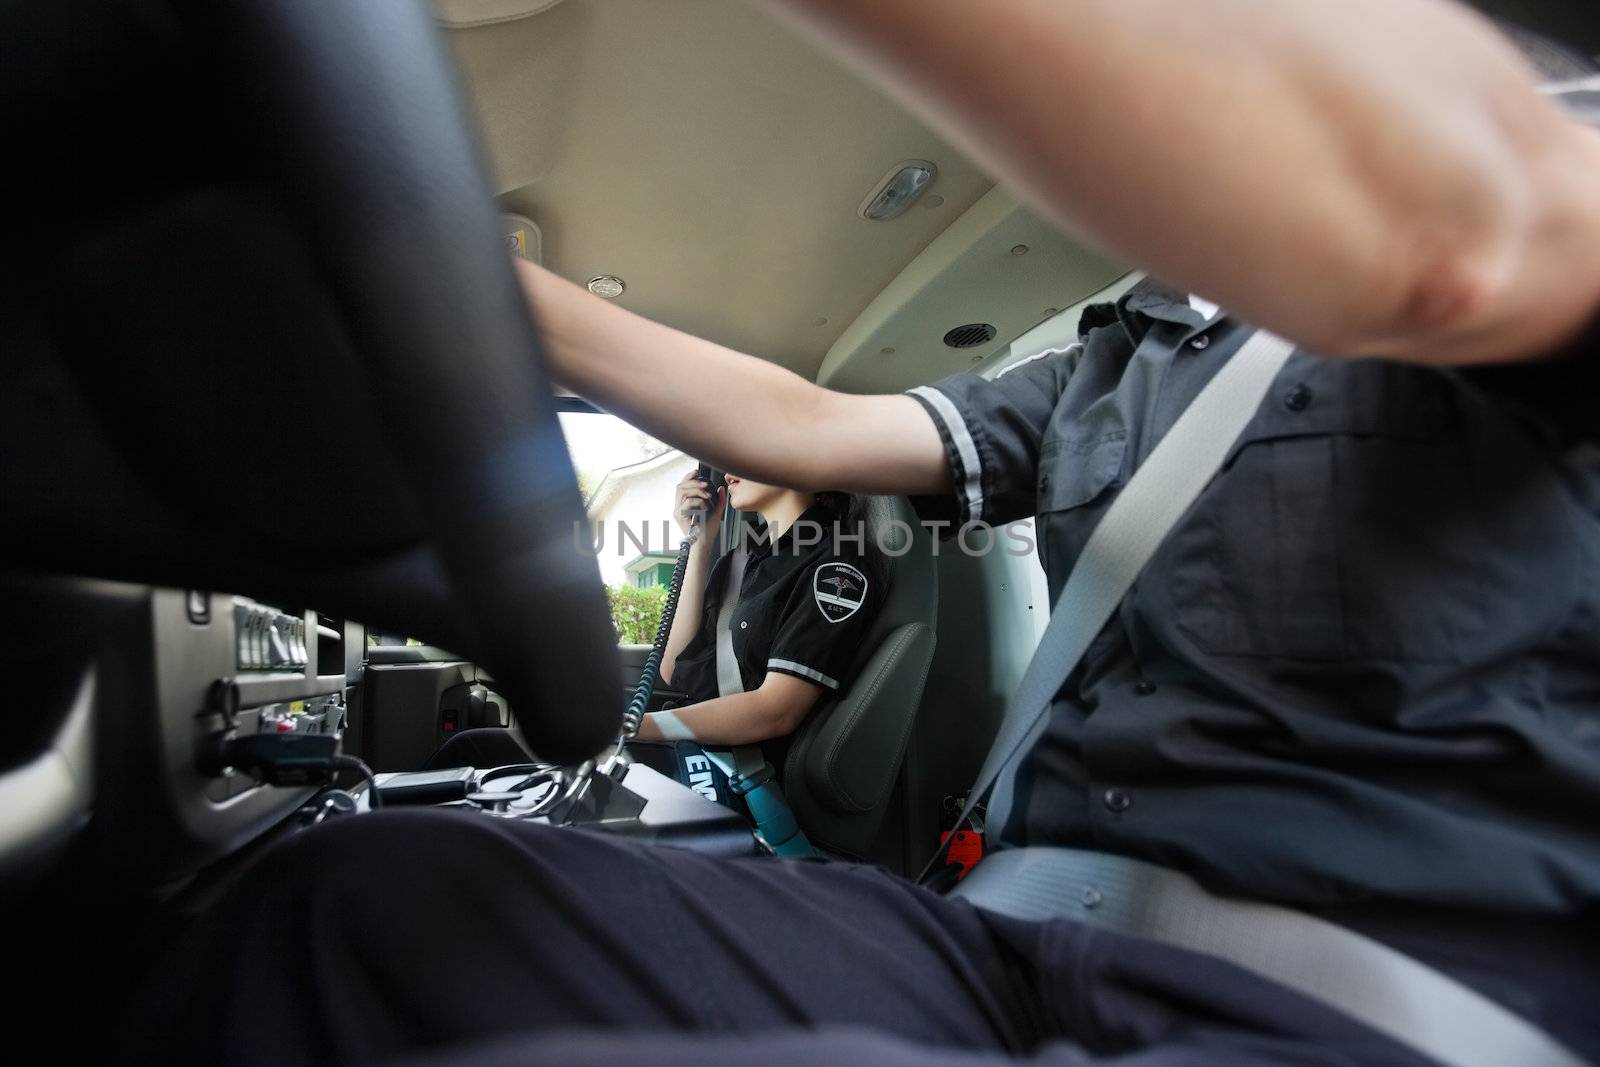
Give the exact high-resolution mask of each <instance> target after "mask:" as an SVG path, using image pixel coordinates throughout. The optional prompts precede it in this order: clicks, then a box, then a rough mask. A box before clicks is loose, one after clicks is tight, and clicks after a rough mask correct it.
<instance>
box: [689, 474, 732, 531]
mask: <svg viewBox="0 0 1600 1067" xmlns="http://www.w3.org/2000/svg"><path fill="white" fill-rule="evenodd" d="M694 476H695V477H696V478H698V479H699V480H700V481H702V482H705V483H706V490H707V491H708V492H710V494H711V499H709V500H708V501H706V509H707V510H708V511H709V510H710V509H711V508H714V507H716V506H717V493H718V491H719V490H725V489H726V488H727V487H728V477H727V475H725V474H723V473H722V472H721V471H719V470H715V469H713V468H712V466H711V464H709V463H702V464H700V466H699V467H697V468H696V469H695V472H694ZM705 516H706V512H704V511H701V510H699V509H695V510H693V511H691V512H689V528H690V530H691V531H694V532H695V533H696V534H698V531H699V529H700V525H701V522H702V520H704V518H705Z"/></svg>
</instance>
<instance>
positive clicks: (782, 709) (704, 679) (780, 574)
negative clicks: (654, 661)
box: [639, 472, 883, 770]
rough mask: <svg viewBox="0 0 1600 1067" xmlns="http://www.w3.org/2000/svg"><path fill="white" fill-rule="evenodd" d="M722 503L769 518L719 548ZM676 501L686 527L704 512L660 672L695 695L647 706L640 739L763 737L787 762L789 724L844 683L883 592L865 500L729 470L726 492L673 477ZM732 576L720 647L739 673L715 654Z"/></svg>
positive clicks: (719, 743) (773, 760) (769, 752)
mask: <svg viewBox="0 0 1600 1067" xmlns="http://www.w3.org/2000/svg"><path fill="white" fill-rule="evenodd" d="M727 504H731V505H732V506H733V507H735V508H738V509H739V510H740V511H753V512H756V513H757V514H759V515H760V516H761V518H762V519H763V520H764V522H765V527H764V528H763V529H760V530H757V531H753V532H751V531H741V533H740V537H739V543H738V544H737V545H736V546H735V547H734V549H733V550H732V551H730V552H728V553H727V554H725V555H723V556H722V557H721V558H720V559H716V558H715V552H716V545H717V540H718V533H719V532H720V530H721V526H722V513H723V511H724V510H725V505H727ZM677 505H678V506H677V508H676V515H675V517H676V519H677V522H678V525H679V527H680V528H682V529H683V530H684V531H685V532H687V531H688V530H689V523H690V521H691V515H693V514H694V513H696V512H704V513H705V519H704V527H703V529H702V530H701V533H700V536H699V538H698V539H697V540H696V541H695V542H694V545H693V547H692V548H691V549H690V553H689V562H688V567H687V570H686V571H685V572H684V580H683V591H682V593H681V594H680V595H679V600H678V609H677V614H676V615H675V616H674V618H673V624H672V632H671V634H670V636H669V637H668V640H667V647H666V653H665V656H664V658H663V660H662V665H661V678H662V680H663V681H664V682H666V683H667V684H669V685H671V686H673V687H675V688H676V689H677V690H679V691H680V692H682V693H684V694H685V695H687V697H688V698H689V703H687V704H686V705H685V706H682V707H678V708H672V709H668V710H663V711H658V712H652V713H650V714H648V715H646V716H645V717H644V722H643V723H642V724H641V726H640V729H639V739H640V740H641V741H678V740H687V741H695V742H698V743H700V744H702V745H707V746H710V747H713V748H727V747H732V746H735V745H753V744H760V745H762V748H763V751H764V753H765V755H766V757H767V762H768V763H770V764H772V766H773V767H774V768H776V769H779V770H781V769H782V766H783V758H782V757H783V754H784V752H785V751H787V749H788V738H789V735H790V734H792V733H793V732H794V731H795V730H796V729H797V728H798V727H799V726H800V724H801V723H802V722H804V721H805V718H806V715H807V714H809V713H810V711H811V709H812V707H813V706H814V705H815V704H816V702H817V700H818V699H819V698H821V697H824V696H828V695H832V694H835V693H837V692H839V690H840V689H841V687H843V686H844V685H845V684H847V683H848V682H849V678H850V671H851V668H852V666H853V661H854V659H855V656H856V654H857V652H858V651H859V650H860V647H861V641H862V638H863V637H864V636H865V635H866V631H867V628H868V627H869V626H870V625H871V623H872V618H873V616H874V615H875V614H876V612H877V609H878V606H879V604H881V603H882V596H883V589H882V580H881V578H880V577H879V576H878V568H876V567H875V566H873V559H872V554H871V553H872V549H871V544H870V542H871V535H870V533H868V532H867V531H865V530H864V528H863V520H862V516H861V511H862V509H861V507H860V506H859V503H858V501H857V498H854V497H851V496H848V495H847V494H844V493H802V492H797V491H795V490H792V489H781V488H779V487H777V486H774V485H765V484H763V483H761V482H754V481H751V480H749V479H747V478H739V477H735V476H732V475H730V476H729V477H728V486H727V490H726V497H725V498H724V493H723V491H722V490H720V489H719V490H717V493H716V497H715V498H714V499H713V497H712V496H711V490H710V489H709V487H708V486H707V484H706V483H705V482H704V481H701V480H700V479H699V478H698V477H697V474H696V472H690V474H689V475H688V476H687V477H685V478H684V479H683V481H681V482H679V483H678V497H677ZM735 580H737V581H738V587H737V588H736V589H732V590H731V592H732V593H733V595H734V596H735V598H736V599H735V601H734V603H733V604H732V605H731V607H730V608H729V609H728V611H727V613H726V614H727V630H728V637H729V639H730V642H731V643H729V644H727V645H725V648H726V649H727V650H731V654H732V659H733V663H734V664H736V665H737V668H738V671H737V675H736V676H735V675H734V674H733V673H732V671H731V668H729V667H723V666H720V665H719V662H718V655H717V646H718V620H719V617H720V616H722V615H723V614H724V612H723V605H724V602H725V601H726V599H727V597H728V595H729V593H730V584H731V583H732V582H733V581H735ZM726 654H727V652H726V651H725V653H724V655H726Z"/></svg>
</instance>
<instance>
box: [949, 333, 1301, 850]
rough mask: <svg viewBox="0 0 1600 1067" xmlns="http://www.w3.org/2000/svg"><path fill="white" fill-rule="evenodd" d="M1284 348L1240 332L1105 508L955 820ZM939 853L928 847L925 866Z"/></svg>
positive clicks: (1026, 741)
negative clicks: (1236, 344)
mask: <svg viewBox="0 0 1600 1067" xmlns="http://www.w3.org/2000/svg"><path fill="white" fill-rule="evenodd" d="M1293 351H1294V346H1293V345H1291V344H1290V343H1289V342H1288V341H1285V340H1283V339H1282V338H1280V337H1276V336H1274V335H1273V334H1270V333H1267V332H1266V331H1265V330H1260V331H1257V332H1256V333H1254V334H1252V335H1251V336H1250V337H1249V338H1248V339H1246V341H1245V343H1244V346H1243V347H1242V348H1240V349H1239V351H1238V352H1237V353H1235V354H1234V356H1233V358H1232V359H1230V360H1229V361H1228V362H1227V363H1226V364H1225V365H1224V366H1223V367H1222V369H1221V370H1219V371H1217V374H1216V376H1215V377H1214V378H1212V379H1211V381H1210V382H1208V383H1207V384H1206V387H1205V388H1204V389H1202V390H1201V391H1200V395H1199V396H1197V397H1195V399H1194V402H1193V403H1191V404H1190V405H1189V407H1188V408H1187V409H1186V410H1185V411H1184V413H1183V414H1182V415H1180V416H1179V417H1178V421H1177V422H1175V423H1174V424H1173V426H1172V429H1170V430H1168V431H1167V434H1166V436H1165V437H1163V438H1162V439H1161V442H1160V443H1159V444H1157V445H1156V447H1155V449H1154V450H1153V451H1151V453H1150V455H1149V457H1148V458H1146V459H1145V461H1144V463H1143V464H1141V465H1140V467H1139V470H1138V471H1137V472H1136V473H1135V475H1134V477H1133V478H1132V479H1131V480H1129V482H1128V484H1127V486H1126V487H1124V488H1123V490H1122V492H1121V493H1120V494H1119V495H1118V496H1117V498H1116V499H1115V500H1113V501H1112V502H1111V507H1109V508H1108V509H1106V514H1105V516H1104V517H1103V518H1102V519H1101V520H1100V524H1099V525H1098V526H1096V527H1095V529H1094V532H1093V533H1092V534H1090V535H1089V541H1088V543H1087V544H1085V545H1084V548H1083V552H1082V553H1081V554H1080V555H1079V557H1078V561H1077V563H1076V564H1075V565H1074V566H1073V568H1072V573H1071V574H1070V575H1069V576H1068V577H1067V584H1066V586H1065V587H1064V588H1063V589H1062V590H1061V595H1060V596H1059V597H1057V598H1056V604H1055V608H1054V609H1053V610H1052V611H1051V613H1050V623H1049V625H1047V626H1046V627H1045V631H1044V636H1043V637H1041V638H1040V640H1039V647H1038V648H1037V649H1035V650H1034V653H1033V659H1032V660H1030V661H1029V663H1028V668H1027V670H1026V671H1024V672H1023V675H1022V681H1021V683H1019V684H1018V686H1017V691H1016V692H1015V693H1014V694H1012V697H1011V702H1010V704H1008V705H1007V706H1006V713H1005V717H1004V718H1003V719H1002V720H1001V722H1000V729H999V731H998V732H997V733H996V735H995V739H994V744H993V745H992V746H991V747H990V749H989V754H988V755H987V756H986V757H984V761H983V768H982V770H980V771H979V772H978V778H977V781H975V782H974V783H973V786H972V789H971V790H969V791H968V793H967V802H966V804H965V805H964V806H963V808H962V811H961V818H960V819H959V820H958V821H957V823H956V825H957V826H960V825H962V824H963V823H965V822H966V821H967V819H968V818H969V817H970V816H971V815H972V812H973V809H974V808H976V807H977V806H978V804H980V803H981V802H982V801H983V799H984V795H985V794H986V793H987V792H988V791H989V789H990V787H991V786H993V785H995V783H996V781H998V780H999V779H1000V777H1001V775H1002V773H1003V772H1005V771H1006V769H1007V768H1008V767H1009V766H1010V764H1011V762H1012V761H1013V760H1014V759H1015V758H1016V757H1017V756H1018V755H1020V754H1021V753H1022V752H1024V751H1026V750H1027V748H1028V747H1029V745H1030V744H1031V743H1032V742H1033V741H1035V740H1037V738H1038V736H1039V734H1040V733H1042V732H1043V730H1044V727H1045V724H1046V722H1047V720H1048V718H1049V714H1050V708H1051V706H1052V704H1053V703H1054V701H1055V698H1056V693H1057V692H1058V691H1059V690H1060V689H1061V686H1062V685H1063V684H1064V683H1065V682H1066V680H1067V676H1068V675H1070V674H1071V673H1072V671H1073V669H1074V668H1075V667H1077V665H1078V661H1079V660H1081V659H1082V658H1083V654H1084V653H1085V652H1087V651H1088V649H1089V644H1090V642H1092V641H1093V640H1094V639H1095V637H1096V635H1098V634H1099V633H1100V630H1101V628H1102V627H1103V626H1105V624H1106V622H1107V621H1108V620H1109V619H1110V618H1111V616H1112V613H1113V612H1115V611H1116V610H1117V605H1118V604H1120V603H1121V602H1122V598H1123V596H1125V595H1126V594H1127V592H1128V590H1129V589H1130V588H1132V586H1133V582H1134V579H1135V578H1137V577H1138V576H1139V571H1140V570H1141V569H1143V567H1144V565H1145V563H1146V562H1147V561H1148V560H1149V559H1150V557H1151V556H1153V555H1154V554H1155V551H1156V549H1157V548H1158V547H1159V546H1160V544H1161V542H1162V541H1163V540H1165V538H1166V536H1167V533H1168V531H1170V530H1171V529H1172V528H1173V527H1174V526H1176V525H1177V523H1178V520H1179V519H1180V518H1181V517H1182V516H1183V514H1184V512H1186V511H1188V510H1189V505H1190V504H1192V503H1194V500H1195V498H1196V497H1198V496H1199V495H1200V491H1201V490H1202V489H1203V488H1205V486H1206V484H1207V483H1209V482H1210V481H1211V476H1212V475H1213V474H1215V473H1216V471H1217V470H1218V469H1219V468H1220V467H1221V466H1222V461H1223V460H1224V459H1226V458H1227V455H1228V452H1229V450H1230V449H1232V448H1233V443H1234V442H1235V441H1236V440H1238V438H1239V434H1240V433H1241V432H1242V431H1243V430H1244V428H1245V424H1246V423H1248V422H1249V421H1250V420H1251V418H1253V417H1254V416H1255V413H1256V410H1257V409H1258V408H1259V407H1260V406H1261V399H1262V397H1264V396H1265V395H1266V392H1267V388H1268V387H1269V386H1271V384H1272V381H1273V379H1274V378H1276V377H1277V376H1278V371H1279V370H1281V369H1282V368H1283V365H1284V363H1285V362H1287V361H1288V359H1289V356H1290V354H1291V353H1292V352H1293ZM1006 784H1007V787H1006V788H1005V789H1004V790H1001V791H998V792H997V795H996V796H995V797H994V798H992V801H993V802H992V803H991V804H990V807H989V824H990V825H991V826H993V827H996V828H1003V827H1004V825H1005V819H1006V817H1007V816H1008V814H1009V807H1010V792H1011V791H1010V788H1009V787H1010V782H1009V778H1008V780H1007V783H1006ZM939 858H940V855H939V854H937V853H936V854H935V855H934V858H933V860H932V861H931V862H930V863H929V864H928V869H931V868H932V867H933V865H934V863H937V862H938V861H939ZM928 869H925V870H924V871H923V875H924V876H926V875H927V873H928Z"/></svg>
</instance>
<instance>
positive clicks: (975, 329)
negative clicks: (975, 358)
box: [944, 322, 999, 348]
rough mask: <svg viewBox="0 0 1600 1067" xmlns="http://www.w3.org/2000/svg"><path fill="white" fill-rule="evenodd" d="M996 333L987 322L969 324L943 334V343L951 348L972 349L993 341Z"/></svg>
mask: <svg viewBox="0 0 1600 1067" xmlns="http://www.w3.org/2000/svg"><path fill="white" fill-rule="evenodd" d="M998 332H999V331H998V330H996V329H995V328H994V327H993V326H991V325H989V324H988V323H987V322H969V323H967V324H966V325H965V326H957V327H956V328H955V329H953V330H951V331H950V332H949V333H947V334H945V335H944V343H945V344H947V345H949V346H950V347H951V348H974V347H976V346H978V345H986V344H988V343H989V342H990V341H993V340H994V335H995V334H996V333H998Z"/></svg>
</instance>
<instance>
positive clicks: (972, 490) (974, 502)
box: [909, 385, 983, 521]
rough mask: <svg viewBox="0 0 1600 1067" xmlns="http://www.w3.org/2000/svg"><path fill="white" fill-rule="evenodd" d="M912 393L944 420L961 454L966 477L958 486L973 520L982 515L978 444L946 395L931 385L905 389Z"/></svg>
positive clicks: (968, 516)
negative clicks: (925, 402) (974, 441)
mask: <svg viewBox="0 0 1600 1067" xmlns="http://www.w3.org/2000/svg"><path fill="white" fill-rule="evenodd" d="M909 392H910V394H911V395H912V396H918V397H921V398H922V399H924V400H926V401H927V402H928V403H929V405H931V406H932V408H933V410H934V411H936V412H938V414H939V418H940V419H942V420H943V421H944V428H945V429H946V430H947V431H948V432H949V434H950V440H951V441H952V442H954V443H955V446H956V455H958V456H960V457H961V468H962V470H964V471H965V472H966V475H967V479H966V482H965V483H963V484H962V485H961V486H960V487H959V488H960V489H961V496H962V498H963V500H964V501H965V503H966V508H967V518H968V519H970V520H973V521H977V520H981V519H982V518H983V482H982V481H981V476H982V474H983V471H982V470H981V469H980V468H979V466H978V446H977V445H975V444H974V443H973V441H972V434H970V433H968V432H967V424H966V422H965V421H964V420H963V419H962V418H961V412H959V411H957V410H956V406H955V405H954V404H952V403H951V402H950V398H949V397H947V396H945V395H944V394H943V393H941V392H939V390H937V389H935V388H934V387H933V386H931V385H919V386H917V387H916V388H915V389H911V390H909Z"/></svg>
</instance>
